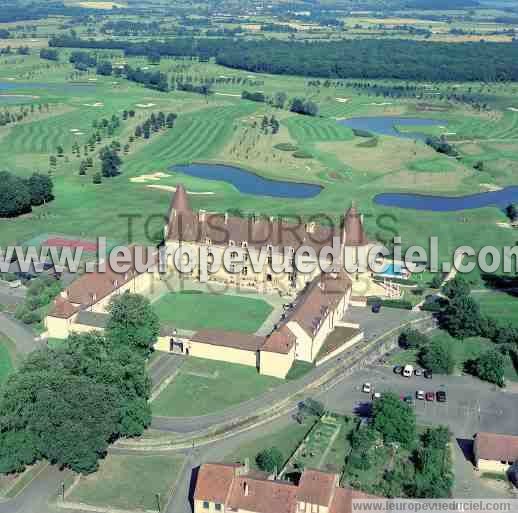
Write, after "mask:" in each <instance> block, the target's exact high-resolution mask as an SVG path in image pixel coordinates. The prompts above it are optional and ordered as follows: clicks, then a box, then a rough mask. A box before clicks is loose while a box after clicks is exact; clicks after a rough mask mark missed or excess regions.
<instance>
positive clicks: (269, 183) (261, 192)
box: [170, 164, 322, 198]
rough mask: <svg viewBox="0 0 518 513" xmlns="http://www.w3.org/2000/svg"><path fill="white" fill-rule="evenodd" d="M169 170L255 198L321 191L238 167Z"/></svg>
mask: <svg viewBox="0 0 518 513" xmlns="http://www.w3.org/2000/svg"><path fill="white" fill-rule="evenodd" d="M170 170H171V171H178V172H180V173H184V174H186V175H189V176H195V177H196V178H204V179H206V180H219V181H223V182H227V183H230V184H232V185H233V186H234V187H235V188H236V189H237V190H238V191H239V192H242V193H244V194H254V195H255V196H273V197H276V198H314V197H315V196H317V195H318V194H319V193H320V191H321V190H322V187H321V186H320V185H313V184H307V183H298V182H285V181H281V180H271V179H268V178H263V177H262V176H259V175H257V174H255V173H252V172H250V171H246V170H244V169H241V168H239V167H236V166H228V165H223V164H188V165H181V166H180V165H178V166H172V167H171V168H170Z"/></svg>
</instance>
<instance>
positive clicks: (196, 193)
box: [146, 185, 215, 196]
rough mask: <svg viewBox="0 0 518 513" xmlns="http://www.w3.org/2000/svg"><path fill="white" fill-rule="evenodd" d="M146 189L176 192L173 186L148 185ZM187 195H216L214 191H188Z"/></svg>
mask: <svg viewBox="0 0 518 513" xmlns="http://www.w3.org/2000/svg"><path fill="white" fill-rule="evenodd" d="M146 187H149V188H150V189H159V190H161V191H168V192H175V191H176V187H173V186H171V185H146ZM187 194H192V195H193V196H194V195H196V196H210V195H212V194H215V193H214V192H212V191H207V192H193V191H187Z"/></svg>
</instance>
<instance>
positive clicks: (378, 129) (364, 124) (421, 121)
mask: <svg viewBox="0 0 518 513" xmlns="http://www.w3.org/2000/svg"><path fill="white" fill-rule="evenodd" d="M338 122H339V123H340V124H341V125H344V126H347V127H349V128H354V129H357V130H365V131H367V132H372V133H374V134H379V135H391V136H393V137H400V138H403V139H415V140H420V141H424V140H425V139H426V137H427V136H426V135H425V134H421V133H419V132H400V131H399V130H397V128H396V126H411V127H419V126H444V127H445V126H446V125H447V124H448V122H447V121H446V120H444V119H426V118H401V117H394V116H371V117H363V118H349V119H341V120H339V121H338Z"/></svg>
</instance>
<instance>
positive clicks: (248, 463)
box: [243, 457, 250, 474]
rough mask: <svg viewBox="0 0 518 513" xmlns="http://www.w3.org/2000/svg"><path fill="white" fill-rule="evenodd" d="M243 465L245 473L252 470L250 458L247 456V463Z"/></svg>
mask: <svg viewBox="0 0 518 513" xmlns="http://www.w3.org/2000/svg"><path fill="white" fill-rule="evenodd" d="M243 467H244V468H243V471H244V472H245V474H248V473H249V472H250V458H248V457H247V458H245V463H244V465H243Z"/></svg>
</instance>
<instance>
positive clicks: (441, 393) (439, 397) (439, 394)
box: [435, 390, 446, 403]
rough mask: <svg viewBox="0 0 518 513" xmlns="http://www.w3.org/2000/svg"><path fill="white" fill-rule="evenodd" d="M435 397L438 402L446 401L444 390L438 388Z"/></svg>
mask: <svg viewBox="0 0 518 513" xmlns="http://www.w3.org/2000/svg"><path fill="white" fill-rule="evenodd" d="M435 397H436V399H437V402H439V403H445V402H446V392H445V391H444V390H439V391H438V392H437V393H436V394H435Z"/></svg>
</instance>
